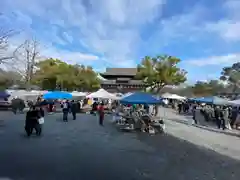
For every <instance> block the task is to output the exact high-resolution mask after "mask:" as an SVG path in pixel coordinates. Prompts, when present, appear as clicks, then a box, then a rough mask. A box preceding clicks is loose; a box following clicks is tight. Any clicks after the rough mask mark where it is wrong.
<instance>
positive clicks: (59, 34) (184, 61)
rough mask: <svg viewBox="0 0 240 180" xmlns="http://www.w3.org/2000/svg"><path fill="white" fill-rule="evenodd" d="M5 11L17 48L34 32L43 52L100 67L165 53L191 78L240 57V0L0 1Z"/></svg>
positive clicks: (2, 18) (211, 73)
mask: <svg viewBox="0 0 240 180" xmlns="http://www.w3.org/2000/svg"><path fill="white" fill-rule="evenodd" d="M0 13H1V15H0V22H1V23H0V27H1V28H3V29H14V30H15V31H16V32H17V33H16V34H15V35H14V36H13V37H11V39H10V43H11V47H17V46H18V45H19V44H21V43H23V42H24V40H26V39H31V38H34V39H37V40H38V42H39V44H40V46H39V48H40V49H39V52H40V54H41V55H42V56H44V57H53V58H59V59H61V60H63V61H65V62H68V63H71V64H75V63H78V64H84V65H91V66H92V67H93V68H94V69H95V70H96V71H99V72H102V71H104V70H105V68H106V67H136V65H137V64H139V63H140V62H141V59H142V58H143V57H144V56H157V55H162V54H167V55H171V56H176V57H178V58H180V59H181V63H180V64H179V67H181V68H183V69H185V70H186V71H187V72H188V75H187V77H188V82H190V83H192V82H196V81H197V80H210V79H214V78H218V77H219V75H220V72H221V69H222V68H223V67H225V66H229V65H231V64H233V63H235V62H239V61H240V1H239V0H198V1H196V0H1V6H0Z"/></svg>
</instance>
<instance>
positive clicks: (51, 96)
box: [43, 91, 72, 99]
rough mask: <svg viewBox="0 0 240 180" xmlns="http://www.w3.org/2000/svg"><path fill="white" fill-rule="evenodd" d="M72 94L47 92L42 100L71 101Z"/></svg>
mask: <svg viewBox="0 0 240 180" xmlns="http://www.w3.org/2000/svg"><path fill="white" fill-rule="evenodd" d="M71 98H72V94H71V93H68V92H62V91H53V92H48V93H46V94H44V95H43V99H71Z"/></svg>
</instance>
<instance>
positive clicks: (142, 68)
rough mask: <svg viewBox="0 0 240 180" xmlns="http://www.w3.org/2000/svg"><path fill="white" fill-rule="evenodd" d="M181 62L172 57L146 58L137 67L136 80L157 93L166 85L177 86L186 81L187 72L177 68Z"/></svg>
mask: <svg viewBox="0 0 240 180" xmlns="http://www.w3.org/2000/svg"><path fill="white" fill-rule="evenodd" d="M180 61H181V60H180V59H178V58H176V57H173V56H167V55H165V56H157V57H154V58H152V57H150V56H146V57H145V58H144V59H143V60H142V62H141V64H139V65H138V67H137V69H138V71H137V78H139V79H143V81H144V83H145V85H146V86H148V87H151V88H152V89H156V90H157V92H159V91H160V90H161V89H162V88H163V87H165V86H166V85H179V84H181V83H184V82H185V81H186V74H187V72H186V71H184V70H182V69H180V68H178V67H177V64H178V63H179V62H180Z"/></svg>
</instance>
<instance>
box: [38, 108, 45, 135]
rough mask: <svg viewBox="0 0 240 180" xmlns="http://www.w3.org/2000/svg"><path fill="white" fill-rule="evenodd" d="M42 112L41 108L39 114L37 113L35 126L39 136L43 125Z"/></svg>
mask: <svg viewBox="0 0 240 180" xmlns="http://www.w3.org/2000/svg"><path fill="white" fill-rule="evenodd" d="M44 114H45V113H44V110H43V108H42V107H40V108H39V112H38V124H37V129H38V131H37V135H38V136H41V134H42V127H43V123H44Z"/></svg>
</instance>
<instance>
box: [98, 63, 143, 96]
mask: <svg viewBox="0 0 240 180" xmlns="http://www.w3.org/2000/svg"><path fill="white" fill-rule="evenodd" d="M136 74H137V68H106V72H105V73H100V76H101V77H103V78H104V79H106V80H102V81H101V87H102V88H104V89H105V90H107V91H109V92H120V93H126V92H133V91H140V90H143V89H145V88H146V87H145V85H144V83H143V82H142V80H137V79H136V78H135V76H136Z"/></svg>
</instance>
